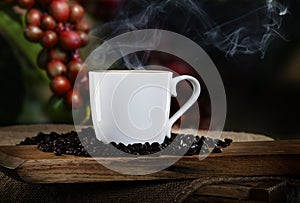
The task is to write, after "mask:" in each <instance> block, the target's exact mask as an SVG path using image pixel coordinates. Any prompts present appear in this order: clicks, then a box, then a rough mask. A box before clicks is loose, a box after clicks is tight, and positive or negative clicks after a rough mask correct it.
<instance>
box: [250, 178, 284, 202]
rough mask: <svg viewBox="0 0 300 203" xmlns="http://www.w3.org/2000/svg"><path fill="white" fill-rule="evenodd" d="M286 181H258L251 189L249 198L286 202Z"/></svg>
mask: <svg viewBox="0 0 300 203" xmlns="http://www.w3.org/2000/svg"><path fill="white" fill-rule="evenodd" d="M285 187H286V182H285V181H266V182H260V183H259V184H258V185H256V186H254V187H253V188H252V189H251V192H250V193H251V199H253V200H257V201H266V202H269V203H273V202H274V203H276V202H286V188H285Z"/></svg>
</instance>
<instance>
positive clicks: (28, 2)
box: [18, 0, 35, 8]
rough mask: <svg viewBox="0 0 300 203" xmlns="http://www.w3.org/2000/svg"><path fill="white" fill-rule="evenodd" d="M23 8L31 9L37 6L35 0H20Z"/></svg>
mask: <svg viewBox="0 0 300 203" xmlns="http://www.w3.org/2000/svg"><path fill="white" fill-rule="evenodd" d="M18 3H19V5H20V6H21V7H22V8H31V7H32V6H33V5H34V4H35V0H18Z"/></svg>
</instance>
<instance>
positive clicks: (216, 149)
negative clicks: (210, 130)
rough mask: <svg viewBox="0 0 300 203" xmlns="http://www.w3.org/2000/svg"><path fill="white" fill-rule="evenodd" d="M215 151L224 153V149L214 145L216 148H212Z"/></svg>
mask: <svg viewBox="0 0 300 203" xmlns="http://www.w3.org/2000/svg"><path fill="white" fill-rule="evenodd" d="M212 152H213V153H222V152H223V150H222V149H221V148H219V147H214V149H213V150H212Z"/></svg>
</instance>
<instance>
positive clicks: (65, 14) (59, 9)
mask: <svg viewBox="0 0 300 203" xmlns="http://www.w3.org/2000/svg"><path fill="white" fill-rule="evenodd" d="M49 12H50V14H51V15H52V16H53V17H54V19H55V20H57V21H58V22H65V21H67V20H68V19H69V16H70V9H69V5H68V3H67V2H65V1H63V0H53V1H52V2H51V4H50V6H49Z"/></svg>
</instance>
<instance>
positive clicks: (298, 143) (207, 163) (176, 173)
mask: <svg viewBox="0 0 300 203" xmlns="http://www.w3.org/2000/svg"><path fill="white" fill-rule="evenodd" d="M72 129H73V127H72V126H69V125H35V126H13V127H6V128H2V129H0V136H1V142H0V165H1V170H2V171H3V172H5V173H6V174H8V175H9V176H11V177H13V178H17V179H18V180H21V181H25V182H27V183H34V184H45V183H46V184H58V183H59V184H66V183H72V184H71V185H77V184H78V183H87V182H90V183H91V182H97V183H99V182H109V183H108V184H114V183H111V182H116V183H120V182H124V183H123V184H125V185H126V184H128V183H129V184H130V182H132V181H134V184H136V183H138V184H141V183H143V184H147V182H148V183H149V184H150V183H153V181H155V182H156V183H157V181H165V182H167V181H171V182H172V181H173V182H172V183H174V181H175V182H176V181H187V182H189V183H190V182H191V181H193V180H195V179H198V178H207V177H217V178H218V177H237V176H238V177H254V176H255V177H257V176H280V177H283V176H284V177H299V175H300V162H299V160H300V140H280V141H271V140H272V139H270V138H267V137H265V136H261V135H252V134H246V133H244V134H243V133H230V132H226V133H224V134H225V135H226V137H231V138H233V139H234V140H239V141H242V142H234V143H232V145H231V146H229V147H228V148H225V149H224V151H223V153H221V154H210V155H209V156H208V157H207V158H205V159H204V160H201V161H200V160H199V155H194V156H187V157H182V158H181V159H180V160H179V161H177V162H176V163H175V164H174V165H172V166H170V167H168V168H166V169H165V170H163V171H160V172H157V173H154V174H149V175H143V176H134V175H124V174H119V173H117V172H114V171H111V170H109V169H107V168H105V167H104V166H102V165H100V164H99V163H98V162H97V161H95V159H94V158H87V157H76V156H71V155H62V156H55V155H54V154H52V153H44V152H41V151H39V150H38V149H37V148H36V146H15V144H16V143H18V142H19V141H20V140H22V139H24V138H25V137H28V136H35V135H36V133H37V132H39V131H43V132H49V131H61V132H62V131H70V130H72ZM199 133H200V134H201V133H202V134H203V133H205V132H203V131H202V132H199ZM249 138H252V140H251V139H249ZM253 140H256V141H253ZM173 158H175V157H172V156H160V157H154V158H153V159H156V160H158V161H164V160H169V159H173ZM200 158H201V156H200ZM96 159H102V161H105V160H110V161H111V160H114V161H115V162H116V163H120V164H124V163H129V162H130V158H116V157H114V158H96ZM145 159H148V158H146V157H145V158H143V157H140V158H138V160H139V163H141V164H142V163H143V162H144V161H145ZM134 167H135V166H134V165H133V166H132V168H133V169H134ZM145 181H146V182H145ZM132 183H133V182H132ZM281 183H282V181H279V182H276V185H280V184H281ZM274 184H275V183H274ZM183 185H185V184H183ZM235 186H236V185H235ZM238 187H239V189H238V190H236V191H239V192H236V193H235V194H232V195H231V196H233V195H237V194H240V193H241V191H240V187H241V185H238ZM243 187H244V186H243ZM269 187H270V186H269ZM226 188H227V190H228V187H223V189H222V187H221V189H220V188H218V189H216V188H215V186H208V189H207V188H206V189H205V190H204V191H208V192H206V193H208V194H209V193H211V191H215V192H216V191H219V192H216V193H219V194H223V196H224V195H225V196H226V195H227V196H228V192H224V191H226ZM229 188H231V189H230V191H232V190H233V189H232V185H231V187H229ZM249 188H250V189H251V188H252V186H251V187H250V186H249V187H248V190H247V189H245V188H244V189H245V190H243V191H244V193H243V194H244V195H246V196H247V194H250V193H249V191H250V189H249ZM252 190H253V188H252V189H251V191H252ZM233 191H234V190H233ZM245 191H246V192H245ZM196 193H197V192H196ZM196 193H195V194H196ZM204 193H205V192H204ZM206 193H205V194H203V191H202V193H201V192H198V193H197V194H198V195H200V196H201V195H202V196H203V195H204V196H205V195H207V194H206ZM248 196H249V195H248ZM218 201H219V200H218Z"/></svg>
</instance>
